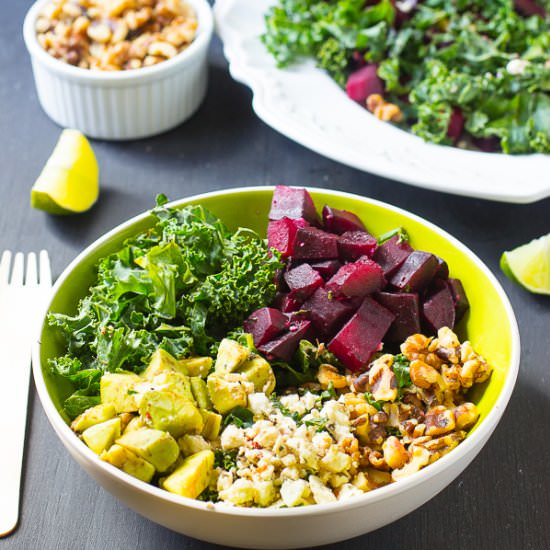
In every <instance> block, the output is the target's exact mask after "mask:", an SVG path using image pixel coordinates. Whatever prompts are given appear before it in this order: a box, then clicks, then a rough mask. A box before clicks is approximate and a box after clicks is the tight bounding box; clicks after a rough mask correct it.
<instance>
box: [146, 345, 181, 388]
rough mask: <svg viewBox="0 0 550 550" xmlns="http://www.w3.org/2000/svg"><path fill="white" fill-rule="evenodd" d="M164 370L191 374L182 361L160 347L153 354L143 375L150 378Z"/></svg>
mask: <svg viewBox="0 0 550 550" xmlns="http://www.w3.org/2000/svg"><path fill="white" fill-rule="evenodd" d="M163 372H179V373H180V374H185V375H187V374H189V372H188V370H187V369H186V368H185V365H183V364H182V362H181V361H178V360H177V359H176V358H174V357H172V356H171V355H170V354H169V353H168V352H167V351H165V350H163V349H158V350H157V351H155V353H153V355H152V356H151V360H150V361H149V365H147V368H146V369H145V370H144V371H143V373H142V376H143V378H145V379H148V380H150V379H151V378H153V377H154V376H156V375H157V374H162V373H163Z"/></svg>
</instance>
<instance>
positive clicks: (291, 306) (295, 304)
mask: <svg viewBox="0 0 550 550" xmlns="http://www.w3.org/2000/svg"><path fill="white" fill-rule="evenodd" d="M280 307H281V311H282V312H283V313H291V312H293V311H298V310H299V309H300V308H301V307H302V300H300V299H299V298H297V297H296V296H291V295H290V293H289V294H285V295H284V296H283V297H282V298H281V306H280Z"/></svg>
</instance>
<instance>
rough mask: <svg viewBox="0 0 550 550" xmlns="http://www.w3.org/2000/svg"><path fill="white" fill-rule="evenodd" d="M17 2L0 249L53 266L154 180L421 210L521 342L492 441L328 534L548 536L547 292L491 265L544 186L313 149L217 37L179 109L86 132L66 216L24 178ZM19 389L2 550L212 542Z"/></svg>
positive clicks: (13, 4)
mask: <svg viewBox="0 0 550 550" xmlns="http://www.w3.org/2000/svg"><path fill="white" fill-rule="evenodd" d="M251 1H253V0H251ZM29 5H30V4H29V2H28V1H23V0H18V1H9V2H8V1H7V0H4V2H3V5H2V7H3V9H4V16H3V18H2V19H3V20H2V30H1V32H0V75H1V79H0V130H1V132H0V251H1V250H2V249H4V248H10V249H12V250H23V251H30V250H38V249H40V248H47V249H48V250H49V252H50V257H51V259H52V263H53V271H54V276H57V275H59V273H60V272H61V271H62V270H63V269H64V268H65V266H66V265H67V264H68V263H69V262H70V261H71V260H72V259H73V258H74V256H75V255H76V254H77V253H78V252H79V251H81V250H82V249H83V248H84V247H86V246H87V245H88V244H89V243H91V242H92V241H93V240H94V239H96V238H97V237H98V236H100V235H101V234H102V233H104V232H105V231H106V230H108V229H110V228H112V227H114V226H115V225H117V224H118V223H120V222H122V221H123V220H125V219H126V218H128V217H130V216H133V215H135V214H137V213H139V212H142V211H144V210H146V209H147V208H149V207H151V206H152V205H153V202H154V197H155V195H156V193H159V192H163V193H165V194H166V195H168V196H169V197H170V198H172V199H176V198H179V197H184V196H188V195H191V194H194V193H199V192H203V191H210V190H215V189H221V188H226V187H231V186H242V185H245V186H246V185H263V184H277V183H285V184H288V185H293V184H296V185H311V186H318V187H326V188H334V189H339V190H342V191H349V192H353V193H358V194H361V195H365V196H369V197H374V198H376V199H380V200H383V201H387V202H390V203H392V204H395V205H397V206H400V207H403V208H406V209H408V210H411V211H412V212H415V213H416V214H419V215H421V216H424V217H426V218H427V219H429V220H431V221H432V222H434V223H436V224H438V225H440V226H441V227H443V228H445V229H446V230H448V231H449V232H451V233H452V234H453V235H455V236H456V237H458V238H459V239H460V240H462V241H463V242H464V243H465V244H466V245H467V246H469V247H470V248H472V249H473V250H474V251H475V252H476V253H477V254H478V255H479V256H480V257H481V258H482V259H483V260H484V261H485V262H486V263H487V264H488V266H489V267H490V268H491V269H492V270H493V272H494V273H495V274H496V276H497V277H498V278H499V280H500V281H501V282H502V284H503V286H504V288H505V290H506V291H507V293H508V295H509V296H510V299H511V301H512V304H513V306H514V309H515V312H516V315H517V318H518V322H519V327H520V331H521V337H522V348H523V352H522V361H521V367H520V374H519V379H518V382H517V386H516V389H515V391H514V394H513V396H512V399H511V402H510V404H509V406H508V408H507V410H506V412H505V414H504V417H503V419H502V421H501V423H500V425H499V426H498V427H497V429H496V431H495V433H494V435H493V436H492V438H491V439H490V441H489V442H488V444H487V445H486V446H485V448H484V449H483V450H482V452H481V453H480V454H479V456H478V457H477V458H476V459H475V461H474V462H473V463H472V465H471V466H470V467H469V468H467V469H466V471H465V472H464V473H463V474H462V475H461V476H459V478H458V479H456V480H455V481H454V482H453V483H452V484H451V485H450V486H449V487H447V489H445V490H444V491H443V492H442V493H440V494H439V495H438V496H437V497H436V498H434V499H433V500H431V501H430V502H428V503H427V504H425V505H424V506H422V507H421V508H420V509H418V510H416V511H415V512H414V513H412V514H410V515H408V516H407V517H405V518H403V519H401V520H399V521H397V522H395V523H393V524H391V525H389V526H387V527H385V528H383V529H380V530H378V531H376V532H374V533H370V534H368V535H365V536H363V537H360V538H356V539H353V540H350V541H347V542H344V543H341V544H340V545H333V546H330V548H333V549H336V548H345V549H349V550H352V549H353V550H355V549H357V550H359V549H364V548H368V549H375V550H386V549H399V550H401V549H403V550H405V549H406V550H419V549H431V550H434V549H435V550H436V549H440V548H441V549H446V550H455V549H474V548H475V549H480V550H491V549H499V550H528V549H530V550H545V549H550V464H549V462H550V435H549V434H550V432H549V426H550V351H549V349H550V348H549V341H550V328H549V327H550V298H544V297H536V296H532V295H530V294H528V293H527V292H525V291H523V290H522V289H520V288H518V287H516V286H514V285H513V284H512V283H510V282H509V281H508V280H507V279H506V278H505V277H504V276H503V275H502V273H501V272H500V271H499V269H498V259H499V257H500V254H501V252H502V250H504V249H506V248H511V247H514V246H517V245H519V244H520V243H523V242H525V241H527V240H529V239H531V238H534V237H537V236H539V235H541V234H544V233H548V232H549V231H550V200H545V201H542V202H539V203H536V204H532V205H525V206H516V205H507V204H498V203H491V202H486V201H482V200H473V199H467V198H461V197H454V196H451V195H445V194H439V193H435V192H431V191H426V190H420V189H416V188H414V187H409V186H405V185H402V184H400V183H397V182H393V181H389V180H385V179H382V178H379V177H376V176H373V175H370V174H365V173H362V172H359V171H357V170H354V169H351V168H348V167H346V166H342V165H340V164H337V163H335V162H333V161H330V160H327V159H325V158H322V157H320V156H318V155H317V154H315V153H312V152H310V151H308V150H306V149H304V148H303V147H301V146H299V145H297V144H295V143H293V142H292V141H290V140H288V139H287V138H285V137H283V136H281V135H280V134H278V133H276V132H275V131H273V130H271V129H270V128H269V127H267V126H266V125H265V124H264V123H263V122H261V121H260V120H259V119H258V118H257V117H256V116H255V115H254V113H253V111H252V108H251V94H250V92H249V91H248V89H246V88H245V87H243V86H241V85H240V84H238V83H236V82H234V81H233V80H232V79H231V77H230V75H229V73H228V70H227V65H226V63H225V60H224V58H223V55H222V52H221V46H220V44H219V41H218V40H215V41H214V43H213V44H212V47H211V50H210V58H209V60H210V85H209V91H208V95H207V98H206V100H205V102H204V104H203V106H202V107H201V109H200V110H199V111H198V112H197V114H196V115H195V116H194V117H193V118H192V119H191V120H189V121H188V122H187V123H186V124H184V125H182V126H180V127H179V128H177V129H175V130H174V131H171V132H169V133H167V134H164V135H161V136H159V137H156V138H153V139H147V140H140V141H134V142H126V143H107V142H98V141H96V142H93V147H94V149H95V151H96V154H97V157H98V161H99V164H100V170H101V197H100V200H99V202H98V204H97V205H96V206H95V207H94V208H93V209H92V210H91V211H90V212H88V213H86V214H83V215H80V216H74V217H67V218H56V217H51V216H48V215H46V214H44V213H42V212H38V211H34V210H32V209H31V207H30V205H29V191H30V187H31V185H32V183H33V181H34V180H35V178H36V177H37V175H38V174H39V172H40V170H41V168H42V166H43V164H44V162H45V160H46V159H47V158H48V156H49V154H50V152H51V150H52V148H53V146H54V144H55V142H56V140H57V138H58V136H59V132H60V129H59V128H58V127H57V126H56V125H55V124H54V123H53V122H51V121H50V120H49V119H48V118H47V116H46V115H45V114H44V113H43V112H42V110H41V108H40V106H39V104H38V100H37V96H36V94H35V90H34V84H33V81H32V74H31V68H30V62H29V59H28V56H27V52H26V51H25V48H24V45H23V40H22V37H21V28H22V22H23V17H24V13H25V11H26V9H27V8H28V6H29ZM539 176H540V177H545V178H547V177H550V175H549V174H540V175H539ZM492 183H493V182H487V184H488V185H491V184H492ZM495 183H496V182H495ZM0 307H1V304H0ZM22 329H24V327H22ZM488 330H490V327H488ZM0 383H2V384H4V383H6V382H5V381H3V380H2V381H0ZM30 395H31V398H30V404H29V406H30V414H29V425H28V433H27V448H26V461H25V465H24V487H23V495H22V509H21V520H20V525H19V528H18V529H17V531H16V532H15V533H14V534H12V535H11V536H10V537H8V538H6V539H3V540H0V549H1V550H15V549H17V550H34V549H37V550H38V549H40V550H54V549H56V550H57V549H58V550H73V549H79V550H92V549H101V550H107V549H108V550H111V549H116V550H119V549H120V550H123V549H124V550H126V549H132V550H134V549H135V550H137V549H139V550H149V549H157V548H159V549H161V548H162V549H164V550H173V549H174V550H175V549H189V550H207V549H208V550H209V549H213V548H215V547H214V546H213V545H210V544H206V543H202V542H199V541H196V540H193V539H190V538H186V537H184V536H181V535H179V534H176V533H173V532H171V531H169V530H167V529H164V528H162V527H160V526H158V525H156V524H154V523H152V522H150V521H148V520H146V519H143V518H142V517H140V516H138V515H136V514H135V513H134V512H132V511H130V510H129V509H127V508H126V507H125V506H123V505H122V504H121V503H120V502H118V501H117V500H116V499H115V498H114V497H112V496H111V495H110V494H109V493H107V492H106V491H104V490H103V489H101V488H100V487H99V486H98V485H96V483H95V482H93V481H92V480H91V479H90V478H89V477H88V476H87V475H86V473H85V472H84V471H83V470H81V469H80V467H79V466H78V465H77V464H76V462H74V461H73V459H72V458H71V457H70V456H69V454H68V453H67V452H66V451H65V449H64V447H63V446H62V445H61V443H60V441H59V440H58V439H57V437H56V436H55V434H54V432H53V430H52V429H51V427H50V425H49V423H48V421H47V419H46V417H45V415H44V412H43V410H42V407H41V405H40V402H39V401H38V398H37V397H36V393H35V391H34V388H33V387H31V392H30ZM0 452H3V451H2V443H1V435H0ZM0 490H1V488H0ZM212 528H213V529H215V525H213V526H212ZM327 548H329V547H327Z"/></svg>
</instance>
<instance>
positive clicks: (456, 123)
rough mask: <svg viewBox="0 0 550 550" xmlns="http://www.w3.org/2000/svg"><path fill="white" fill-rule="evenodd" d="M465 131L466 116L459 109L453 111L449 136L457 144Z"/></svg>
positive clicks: (448, 129)
mask: <svg viewBox="0 0 550 550" xmlns="http://www.w3.org/2000/svg"><path fill="white" fill-rule="evenodd" d="M462 130H464V115H463V114H462V111H461V110H460V109H458V108H455V109H453V111H452V112H451V118H450V119H449V125H448V126H447V136H448V137H449V138H451V139H452V140H453V143H456V142H457V141H458V139H459V138H460V136H461V135H462Z"/></svg>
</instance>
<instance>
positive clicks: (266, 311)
mask: <svg viewBox="0 0 550 550" xmlns="http://www.w3.org/2000/svg"><path fill="white" fill-rule="evenodd" d="M243 326H244V330H245V331H246V332H249V333H250V334H252V337H253V338H254V345H255V346H256V347H258V346H261V345H262V344H265V343H266V342H269V340H273V339H274V338H276V337H277V336H279V334H281V333H282V332H284V331H285V330H287V329H288V318H287V316H286V315H284V314H283V313H281V312H280V311H279V310H278V309H275V308H272V307H262V308H260V309H257V310H256V311H254V312H253V313H251V314H250V316H249V317H248V319H246V321H245V322H244V323H243Z"/></svg>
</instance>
